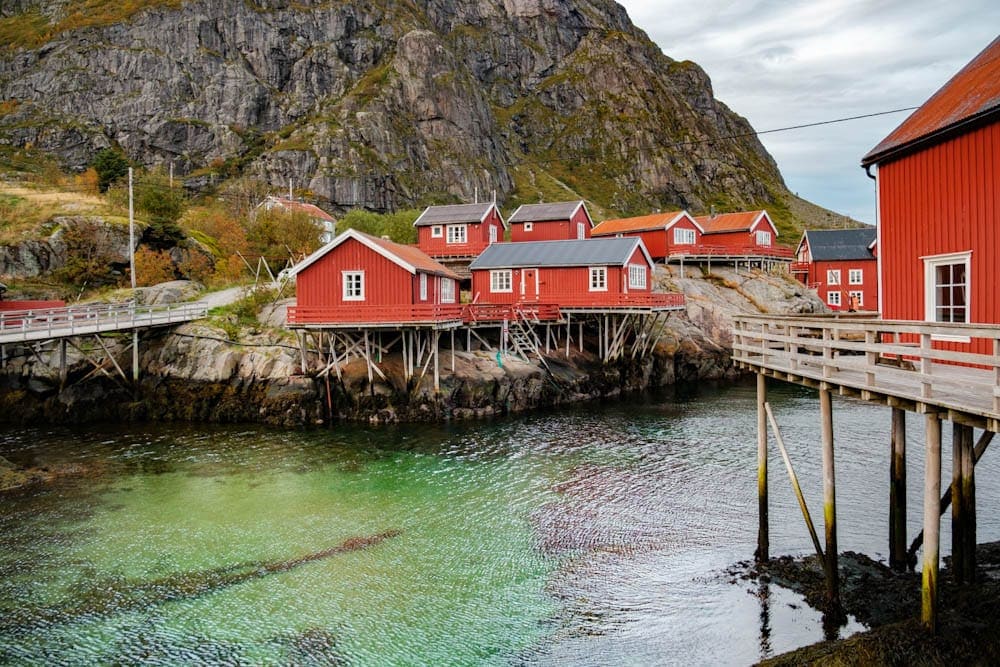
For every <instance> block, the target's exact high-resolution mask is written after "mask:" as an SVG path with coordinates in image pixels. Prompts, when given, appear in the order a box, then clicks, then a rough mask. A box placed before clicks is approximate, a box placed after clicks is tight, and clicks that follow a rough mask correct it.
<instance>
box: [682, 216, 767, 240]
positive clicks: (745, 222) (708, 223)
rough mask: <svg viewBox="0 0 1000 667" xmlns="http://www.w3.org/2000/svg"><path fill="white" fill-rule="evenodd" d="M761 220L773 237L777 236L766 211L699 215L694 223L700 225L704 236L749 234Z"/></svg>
mask: <svg viewBox="0 0 1000 667" xmlns="http://www.w3.org/2000/svg"><path fill="white" fill-rule="evenodd" d="M762 220H766V221H767V224H768V225H770V227H771V231H773V232H774V235H775V236H777V235H778V230H777V228H776V227H775V226H774V223H773V222H771V216H769V215H768V214H767V211H739V212H737V213H717V214H716V215H699V216H698V217H696V218H695V221H696V222H697V223H698V224H699V225H701V228H702V230H703V232H704V233H705V234H724V233H727V232H744V231H745V232H750V231H753V229H754V227H756V226H757V225H758V224H759V223H760V222H761V221H762Z"/></svg>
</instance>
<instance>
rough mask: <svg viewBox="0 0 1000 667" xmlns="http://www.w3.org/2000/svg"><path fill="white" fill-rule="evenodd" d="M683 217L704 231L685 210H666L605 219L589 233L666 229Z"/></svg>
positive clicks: (610, 234) (592, 234) (604, 234)
mask: <svg viewBox="0 0 1000 667" xmlns="http://www.w3.org/2000/svg"><path fill="white" fill-rule="evenodd" d="M685 218H686V219H688V220H690V221H691V223H692V224H693V225H694V226H695V227H697V228H698V229H699V230H701V231H705V230H703V229H702V228H701V225H699V224H698V223H697V221H695V219H694V218H692V217H691V216H690V215H689V214H688V212H687V211H668V212H667V213H653V214H652V215H642V216H639V217H636V218H618V219H616V220H605V221H604V222H602V223H600V224H598V225H597V226H596V227H594V229H593V231H591V232H590V234H591V236H613V235H614V234H622V233H624V232H647V231H652V230H656V229H663V230H667V229H670V228H671V227H673V226H674V225H675V224H677V223H678V222H680V221H681V220H684V219H685Z"/></svg>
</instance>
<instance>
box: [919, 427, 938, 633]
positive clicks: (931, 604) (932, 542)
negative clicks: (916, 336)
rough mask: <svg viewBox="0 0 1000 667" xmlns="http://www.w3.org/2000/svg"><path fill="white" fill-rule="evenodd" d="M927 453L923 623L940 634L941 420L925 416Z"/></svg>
mask: <svg viewBox="0 0 1000 667" xmlns="http://www.w3.org/2000/svg"><path fill="white" fill-rule="evenodd" d="M926 431H927V434H926V442H927V454H926V460H925V464H924V567H923V577H922V579H923V581H922V588H921V595H920V601H921V604H920V620H921V622H922V623H923V624H924V627H925V628H926V629H927V630H929V631H931V632H932V633H933V632H937V598H938V550H939V547H940V541H941V501H940V500H939V499H940V497H941V420H940V419H939V418H938V416H937V415H936V414H934V413H928V414H927V416H926Z"/></svg>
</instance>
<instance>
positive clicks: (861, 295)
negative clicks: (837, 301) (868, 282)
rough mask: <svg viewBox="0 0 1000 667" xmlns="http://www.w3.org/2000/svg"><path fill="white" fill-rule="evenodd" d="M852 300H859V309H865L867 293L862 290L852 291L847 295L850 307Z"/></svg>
mask: <svg viewBox="0 0 1000 667" xmlns="http://www.w3.org/2000/svg"><path fill="white" fill-rule="evenodd" d="M851 298H857V300H858V308H863V307H864V305H865V293H864V292H862V291H861V290H851V291H850V292H848V293H847V304H848V306H850V304H851Z"/></svg>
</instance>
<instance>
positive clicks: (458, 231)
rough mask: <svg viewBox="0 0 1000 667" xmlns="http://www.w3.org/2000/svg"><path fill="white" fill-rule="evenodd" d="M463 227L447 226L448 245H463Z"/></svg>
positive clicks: (464, 234) (465, 237)
mask: <svg viewBox="0 0 1000 667" xmlns="http://www.w3.org/2000/svg"><path fill="white" fill-rule="evenodd" d="M465 229H466V228H465V225H448V243H465V241H466V239H467V236H466V233H465Z"/></svg>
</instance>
